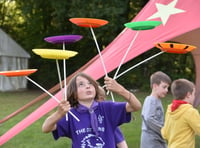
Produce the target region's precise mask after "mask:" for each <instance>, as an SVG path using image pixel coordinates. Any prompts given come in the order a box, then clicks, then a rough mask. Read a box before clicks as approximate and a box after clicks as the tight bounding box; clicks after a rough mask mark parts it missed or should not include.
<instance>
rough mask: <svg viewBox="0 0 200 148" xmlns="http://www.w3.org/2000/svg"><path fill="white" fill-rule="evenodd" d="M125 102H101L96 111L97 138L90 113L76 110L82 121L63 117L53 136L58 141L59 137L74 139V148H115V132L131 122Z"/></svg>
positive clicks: (74, 111) (74, 110)
mask: <svg viewBox="0 0 200 148" xmlns="http://www.w3.org/2000/svg"><path fill="white" fill-rule="evenodd" d="M125 105H126V103H125V102H120V103H119V102H118V103H117V102H111V101H104V102H99V103H98V106H97V108H96V109H95V114H96V116H97V120H98V133H99V135H98V136H96V135H95V133H94V131H93V129H92V126H91V122H90V113H89V112H88V111H87V112H78V111H77V110H76V109H75V108H73V109H71V112H73V114H75V115H76V116H77V117H78V118H79V119H80V121H79V122H78V121H77V120H76V119H74V118H73V117H72V116H71V115H68V117H67V118H68V119H66V116H65V117H63V118H62V119H61V120H60V121H58V123H57V129H56V130H55V131H53V136H54V138H55V139H56V140H57V139H58V138H59V137H69V138H71V139H72V147H73V148H87V147H97V148H105V147H106V148H108V147H109V148H115V147H116V142H115V136H114V134H115V131H116V128H117V127H118V126H119V125H121V124H122V123H127V122H130V120H131V113H127V112H126V107H125Z"/></svg>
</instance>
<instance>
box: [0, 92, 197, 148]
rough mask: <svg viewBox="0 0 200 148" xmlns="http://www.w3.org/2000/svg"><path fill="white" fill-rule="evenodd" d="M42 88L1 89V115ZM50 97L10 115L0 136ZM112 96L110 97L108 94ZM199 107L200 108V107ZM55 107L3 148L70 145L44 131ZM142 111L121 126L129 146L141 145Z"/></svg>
mask: <svg viewBox="0 0 200 148" xmlns="http://www.w3.org/2000/svg"><path fill="white" fill-rule="evenodd" d="M40 94H41V91H23V92H7V93H0V96H1V98H0V104H3V105H2V106H1V112H0V119H3V118H4V117H6V116H7V115H9V114H11V113H12V112H14V111H16V110H17V109H19V108H20V107H22V106H23V105H25V104H27V103H28V102H30V101H31V100H33V99H34V98H35V97H37V96H39V95H40ZM148 94H149V93H148V92H136V93H135V95H136V96H137V97H138V98H139V100H140V101H141V103H143V101H144V98H145V96H147V95H148ZM48 98H49V97H47V98H45V99H44V100H41V101H40V102H38V103H36V104H35V105H32V106H31V107H29V108H28V109H26V110H24V111H23V112H21V113H19V114H18V115H16V116H15V117H13V118H11V119H9V120H8V121H6V122H4V123H3V124H1V125H0V136H1V135H3V134H4V133H5V132H7V131H8V130H9V129H10V128H12V127H13V126H14V125H16V124H17V123H18V122H20V121H21V120H23V119H24V118H25V117H27V116H28V115H29V114H30V113H31V112H33V111H34V110H35V109H37V108H38V107H39V106H41V105H42V104H43V103H44V102H46V101H47V99H48ZM171 99H172V97H171V95H168V96H167V97H166V98H164V99H163V100H162V102H163V107H164V109H165V110H166V107H167V105H168V104H170V103H171ZM108 100H111V98H108ZM115 100H116V101H123V100H122V99H120V98H119V97H118V96H115ZM199 109H200V108H199ZM199 109H198V110H199ZM54 111H55V110H52V111H51V112H49V113H48V114H46V115H44V116H43V117H42V118H40V119H39V120H38V121H36V122H34V123H33V124H32V125H30V126H29V127H27V128H26V129H25V130H23V131H22V132H20V133H19V134H17V135H16V136H15V137H13V138H12V139H10V140H9V141H8V142H6V143H5V144H4V145H2V146H1V148H15V147H16V148H55V147H58V148H63V147H71V141H70V139H68V138H60V139H59V140H57V141H55V140H54V139H53V137H52V135H51V134H44V133H42V131H41V127H42V124H43V122H44V120H45V119H46V118H47V117H48V116H49V115H50V114H52V113H53V112H54ZM140 114H141V111H138V112H135V113H133V117H134V118H135V119H134V120H132V121H131V122H130V123H127V124H123V125H122V126H121V130H122V132H123V134H124V136H125V139H126V141H127V143H128V146H129V147H130V148H139V146H140V135H141V116H140ZM196 147H197V148H198V147H200V137H199V136H197V137H196Z"/></svg>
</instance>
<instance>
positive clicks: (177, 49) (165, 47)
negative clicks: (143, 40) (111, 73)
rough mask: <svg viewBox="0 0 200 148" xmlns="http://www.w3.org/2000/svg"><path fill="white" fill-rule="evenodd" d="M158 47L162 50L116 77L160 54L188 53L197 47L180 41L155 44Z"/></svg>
mask: <svg viewBox="0 0 200 148" xmlns="http://www.w3.org/2000/svg"><path fill="white" fill-rule="evenodd" d="M155 46H156V47H157V48H159V49H160V50H161V52H159V53H157V54H155V55H153V56H151V57H149V58H147V59H145V60H144V61H142V62H139V63H138V64H136V65H134V66H132V67H131V68H129V69H127V70H125V71H124V72H122V73H120V74H119V75H117V76H116V78H115V79H117V78H119V77H121V76H122V75H124V74H125V73H127V72H128V71H130V70H132V69H133V68H135V67H137V66H139V65H141V64H143V63H145V62H147V61H149V60H151V59H153V58H154V57H157V56H158V55H160V54H162V53H164V52H167V53H176V54H185V53H188V52H190V51H193V50H194V49H196V46H192V45H188V44H179V43H157V44H156V45H155Z"/></svg>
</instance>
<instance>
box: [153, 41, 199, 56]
mask: <svg viewBox="0 0 200 148" xmlns="http://www.w3.org/2000/svg"><path fill="white" fill-rule="evenodd" d="M156 47H157V48H159V49H161V50H162V51H164V52H168V53H178V54H185V53H187V52H190V51H192V50H194V49H196V46H192V45H188V44H179V43H157V44H156Z"/></svg>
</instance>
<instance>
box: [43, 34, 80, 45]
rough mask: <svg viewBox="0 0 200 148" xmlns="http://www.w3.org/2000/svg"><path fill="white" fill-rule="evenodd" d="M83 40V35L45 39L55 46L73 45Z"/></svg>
mask: <svg viewBox="0 0 200 148" xmlns="http://www.w3.org/2000/svg"><path fill="white" fill-rule="evenodd" d="M80 39H82V36H81V35H59V36H51V37H46V38H44V40H45V41H47V42H49V43H53V44H63V43H65V44H71V43H74V42H76V41H79V40H80Z"/></svg>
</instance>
